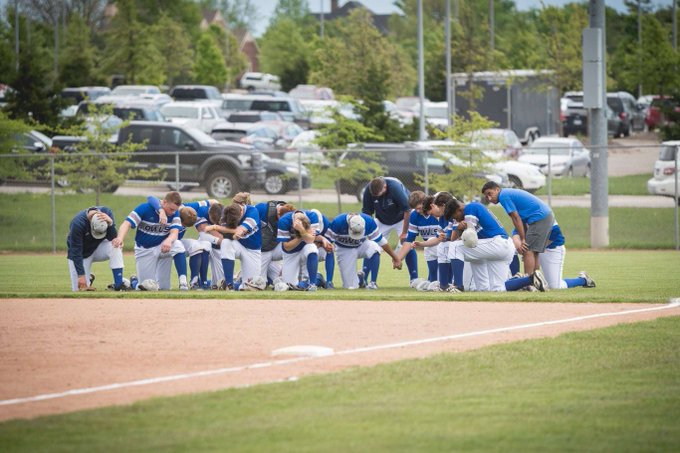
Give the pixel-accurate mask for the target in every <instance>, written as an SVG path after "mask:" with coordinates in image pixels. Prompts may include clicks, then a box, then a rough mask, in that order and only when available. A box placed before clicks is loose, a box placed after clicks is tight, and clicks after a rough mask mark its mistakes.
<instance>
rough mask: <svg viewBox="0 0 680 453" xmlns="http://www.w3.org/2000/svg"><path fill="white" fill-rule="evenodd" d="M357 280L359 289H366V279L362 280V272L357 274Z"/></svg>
mask: <svg viewBox="0 0 680 453" xmlns="http://www.w3.org/2000/svg"><path fill="white" fill-rule="evenodd" d="M357 278H358V279H359V288H366V279H365V278H364V271H359V272H357Z"/></svg>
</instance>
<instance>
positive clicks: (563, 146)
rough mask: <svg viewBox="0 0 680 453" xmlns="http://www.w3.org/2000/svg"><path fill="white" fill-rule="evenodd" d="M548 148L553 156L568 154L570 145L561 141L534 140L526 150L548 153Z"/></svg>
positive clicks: (528, 151) (533, 152) (531, 152)
mask: <svg viewBox="0 0 680 453" xmlns="http://www.w3.org/2000/svg"><path fill="white" fill-rule="evenodd" d="M548 149H550V154H552V155H553V156H568V155H569V150H570V146H569V144H568V143H560V142H534V143H532V144H531V146H530V147H529V148H528V149H526V150H525V151H524V152H525V153H527V154H548Z"/></svg>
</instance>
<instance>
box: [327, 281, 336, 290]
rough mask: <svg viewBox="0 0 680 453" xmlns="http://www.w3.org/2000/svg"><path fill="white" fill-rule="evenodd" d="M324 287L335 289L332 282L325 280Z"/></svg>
mask: <svg viewBox="0 0 680 453" xmlns="http://www.w3.org/2000/svg"><path fill="white" fill-rule="evenodd" d="M326 289H335V285H334V284H333V282H326Z"/></svg>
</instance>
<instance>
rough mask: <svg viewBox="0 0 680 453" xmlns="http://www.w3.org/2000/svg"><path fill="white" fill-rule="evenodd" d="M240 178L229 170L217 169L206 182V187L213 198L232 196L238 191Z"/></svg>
mask: <svg viewBox="0 0 680 453" xmlns="http://www.w3.org/2000/svg"><path fill="white" fill-rule="evenodd" d="M237 185H238V179H236V177H235V176H234V175H233V174H232V173H229V172H228V171H216V172H214V173H212V174H211V175H210V176H209V177H208V179H207V180H206V182H205V188H206V191H207V192H208V195H210V196H211V197H213V198H218V199H219V198H230V197H231V196H232V195H234V194H235V193H236V187H237Z"/></svg>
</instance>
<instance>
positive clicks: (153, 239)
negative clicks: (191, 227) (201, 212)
mask: <svg viewBox="0 0 680 453" xmlns="http://www.w3.org/2000/svg"><path fill="white" fill-rule="evenodd" d="M125 220H127V221H128V222H130V225H131V226H132V228H137V234H135V244H136V245H137V246H139V247H144V248H146V249H148V248H151V247H156V246H158V245H160V244H161V243H162V242H163V241H164V240H165V239H166V238H167V237H168V236H169V235H170V230H171V229H175V230H178V231H182V223H181V221H180V219H179V211H175V213H174V214H173V215H171V216H168V222H167V223H166V224H165V225H161V223H160V221H159V218H158V212H156V209H154V207H153V206H151V204H149V203H142V204H140V205H139V206H137V207H136V208H135V209H134V210H132V212H130V214H128V216H127V217H126V218H125Z"/></svg>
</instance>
